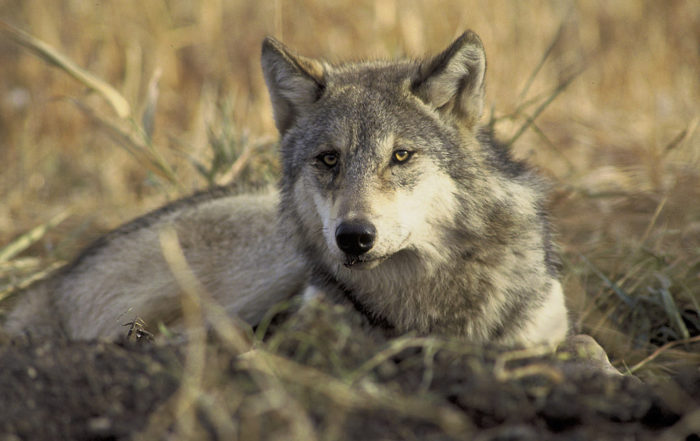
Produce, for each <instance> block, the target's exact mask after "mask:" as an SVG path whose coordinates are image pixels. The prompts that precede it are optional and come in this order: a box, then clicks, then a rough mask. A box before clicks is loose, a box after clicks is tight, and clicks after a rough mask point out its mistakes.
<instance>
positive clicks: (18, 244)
mask: <svg viewBox="0 0 700 441" xmlns="http://www.w3.org/2000/svg"><path fill="white" fill-rule="evenodd" d="M69 214H70V212H69V211H67V210H66V211H64V212H61V213H59V214H57V215H56V216H54V217H53V218H52V219H50V220H49V221H48V222H46V223H44V224H42V225H39V226H36V227H34V228H32V229H31V230H29V231H27V232H26V233H24V234H23V235H21V236H20V237H18V238H17V239H15V240H13V241H12V242H10V243H9V244H7V245H5V246H4V247H2V248H0V262H6V261H8V260H10V259H12V258H13V257H15V256H16V255H18V254H19V253H21V252H22V251H24V250H26V249H27V248H29V247H30V246H31V245H32V244H34V243H36V242H37V241H38V240H39V239H41V238H42V237H44V234H46V232H47V231H49V230H50V229H51V228H53V227H55V226H56V225H58V224H60V223H61V222H63V221H64V220H65V219H66V218H67V217H68V215H69Z"/></svg>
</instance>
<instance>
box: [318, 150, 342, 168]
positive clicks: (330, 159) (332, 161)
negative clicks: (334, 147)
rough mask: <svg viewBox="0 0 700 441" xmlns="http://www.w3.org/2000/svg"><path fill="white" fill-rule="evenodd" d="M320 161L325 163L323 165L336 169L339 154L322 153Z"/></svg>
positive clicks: (319, 157)
mask: <svg viewBox="0 0 700 441" xmlns="http://www.w3.org/2000/svg"><path fill="white" fill-rule="evenodd" d="M318 159H319V160H320V161H321V162H323V164H324V165H325V166H326V167H328V168H331V167H335V165H336V164H337V163H338V154H337V153H333V152H326V153H321V154H320V155H318Z"/></svg>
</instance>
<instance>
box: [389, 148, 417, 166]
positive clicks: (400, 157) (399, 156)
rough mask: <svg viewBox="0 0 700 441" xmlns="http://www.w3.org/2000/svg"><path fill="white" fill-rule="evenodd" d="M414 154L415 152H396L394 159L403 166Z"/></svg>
mask: <svg viewBox="0 0 700 441" xmlns="http://www.w3.org/2000/svg"><path fill="white" fill-rule="evenodd" d="M412 154H413V152H409V151H408V150H394V153H392V159H393V160H394V162H395V163H397V164H401V163H403V162H406V161H408V160H409V159H410V158H411V155H412Z"/></svg>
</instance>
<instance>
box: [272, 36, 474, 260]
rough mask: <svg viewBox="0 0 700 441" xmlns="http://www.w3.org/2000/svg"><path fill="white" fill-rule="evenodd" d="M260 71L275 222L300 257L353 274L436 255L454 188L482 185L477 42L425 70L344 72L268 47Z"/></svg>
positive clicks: (380, 65) (398, 64) (379, 65)
mask: <svg viewBox="0 0 700 441" xmlns="http://www.w3.org/2000/svg"><path fill="white" fill-rule="evenodd" d="M262 66H263V71H264V75H265V81H266V83H267V87H268V89H269V92H270V97H271V100H272V105H273V110H274V117H275V123H276V125H277V128H278V129H279V131H280V133H281V135H282V141H281V151H282V163H283V168H284V175H283V179H282V208H281V210H282V214H283V215H284V216H285V217H287V218H288V219H291V220H292V222H293V223H294V224H295V228H297V230H298V233H299V234H298V236H299V237H298V239H299V240H300V242H301V243H300V245H301V246H302V247H304V248H306V249H307V251H309V252H312V253H315V254H318V253H321V254H322V255H323V256H324V260H325V261H326V262H328V263H330V264H333V265H337V266H338V267H340V265H345V266H346V267H350V268H352V269H355V268H365V269H368V268H373V267H376V266H378V265H380V264H381V263H382V262H383V261H385V260H386V259H389V258H392V257H395V256H398V255H405V254H407V253H411V252H418V253H431V254H434V255H440V254H441V253H443V251H442V248H443V247H444V240H445V238H438V237H436V236H435V235H436V234H438V233H437V232H438V231H445V230H446V229H445V228H443V229H440V228H437V227H439V226H441V224H449V225H452V224H454V222H455V220H454V218H455V217H456V216H457V215H458V213H457V212H458V211H459V209H458V208H457V207H456V205H457V201H456V193H457V192H458V191H457V188H456V185H457V184H456V183H457V182H464V181H465V180H467V181H468V180H469V175H471V174H478V173H479V167H477V166H476V164H477V163H478V162H479V161H476V160H475V158H474V156H475V155H478V154H479V153H478V149H477V148H476V145H477V144H478V141H476V130H477V124H478V121H479V118H480V116H481V112H482V108H483V99H484V74H485V70H486V60H485V56H484V50H483V47H482V44H481V41H480V40H479V37H478V36H477V35H476V34H474V33H473V32H466V33H464V34H463V35H462V36H460V37H459V38H458V39H457V40H455V41H454V42H453V43H452V44H451V45H450V46H449V47H448V48H447V49H446V50H445V51H443V52H442V53H441V54H439V55H437V56H435V57H433V58H430V59H427V60H423V61H411V60H403V61H390V62H382V61H375V62H359V63H347V64H340V65H331V64H328V63H325V62H322V61H317V60H313V59H309V58H305V57H302V56H299V55H297V54H295V53H293V52H292V51H290V50H289V49H288V48H286V47H285V46H284V45H282V44H281V43H280V42H278V41H277V40H275V39H273V38H267V39H265V41H264V43H263V48H262ZM470 146H471V148H470ZM460 190H463V189H460ZM442 226H447V225H442Z"/></svg>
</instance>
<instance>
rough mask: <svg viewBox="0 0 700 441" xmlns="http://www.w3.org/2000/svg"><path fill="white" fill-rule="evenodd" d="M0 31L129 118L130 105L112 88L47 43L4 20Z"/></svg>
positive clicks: (121, 115)
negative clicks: (100, 96) (97, 94)
mask: <svg viewBox="0 0 700 441" xmlns="http://www.w3.org/2000/svg"><path fill="white" fill-rule="evenodd" d="M0 31H2V32H3V33H5V34H7V35H8V36H9V37H10V38H11V39H12V40H14V41H15V42H16V43H18V44H20V45H22V46H24V47H26V48H27V49H29V50H31V51H32V52H34V53H35V54H36V55H38V56H39V57H40V58H42V59H44V61H46V62H48V63H50V64H53V65H54V66H56V67H58V68H60V69H62V70H63V71H64V72H66V73H67V74H68V75H70V76H72V77H73V78H75V79H76V80H78V81H79V82H81V83H83V84H84V85H85V86H86V87H88V88H89V89H91V90H94V91H95V92H97V93H99V94H100V95H102V97H103V98H104V99H106V100H107V102H108V103H109V104H110V105H111V106H112V108H113V109H114V111H115V112H116V113H117V115H118V116H119V117H120V118H127V117H128V116H129V115H130V114H131V107H130V106H129V103H128V102H127V101H126V99H125V98H124V97H123V96H122V95H121V94H120V93H119V92H117V91H116V90H115V89H114V88H113V87H112V86H110V85H109V84H107V83H106V82H104V81H103V80H101V79H99V78H97V77H96V76H94V75H93V74H91V73H90V72H88V71H86V70H84V69H82V68H81V67H79V66H77V65H76V64H75V63H73V62H72V61H71V60H69V59H68V58H67V57H66V56H64V55H63V54H61V53H60V52H58V51H57V50H56V49H54V48H52V47H51V46H49V45H48V44H47V43H45V42H43V41H41V40H39V39H38V38H35V37H33V36H31V35H29V34H28V33H26V32H24V31H23V30H21V29H18V28H16V27H14V26H12V25H11V24H9V23H6V22H4V21H2V20H0Z"/></svg>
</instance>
